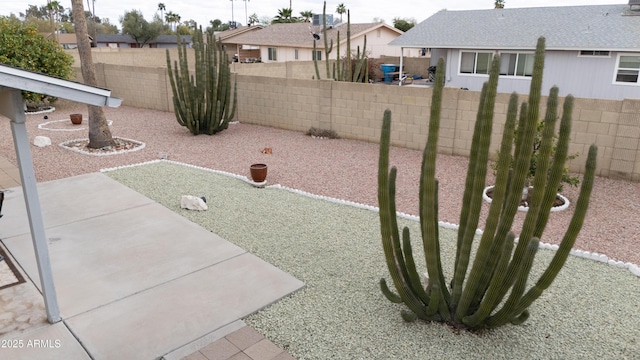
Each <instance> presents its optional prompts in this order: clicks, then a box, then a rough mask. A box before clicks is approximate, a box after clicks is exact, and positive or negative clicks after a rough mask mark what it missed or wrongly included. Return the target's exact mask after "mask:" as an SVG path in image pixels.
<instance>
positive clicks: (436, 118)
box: [419, 58, 449, 317]
mask: <svg viewBox="0 0 640 360" xmlns="http://www.w3.org/2000/svg"><path fill="white" fill-rule="evenodd" d="M437 66H438V70H437V71H436V81H435V85H434V88H433V100H432V101H431V117H430V119H429V135H428V136H427V145H426V146H425V149H424V153H423V157H422V171H421V175H420V189H419V196H420V200H419V203H420V204H419V206H420V228H421V231H422V243H423V247H424V254H425V258H426V262H427V272H428V273H429V279H430V281H433V282H438V284H437V286H432V290H431V294H430V296H431V297H434V296H435V297H436V301H438V300H439V301H440V302H442V301H445V299H447V298H448V296H449V294H448V291H447V288H446V285H445V283H444V276H443V273H442V267H441V266H440V264H441V259H440V244H439V240H438V238H437V229H436V228H437V219H434V212H433V209H434V208H435V207H436V206H437V204H436V203H435V196H434V194H435V191H436V190H435V188H436V181H435V164H436V152H437V150H438V132H439V127H440V112H441V106H442V93H443V90H444V67H445V63H444V59H442V58H441V59H440V60H439V61H438V65H437ZM440 308H441V309H442V306H440ZM440 314H441V315H442V316H443V317H445V316H448V314H447V313H446V312H443V311H440Z"/></svg>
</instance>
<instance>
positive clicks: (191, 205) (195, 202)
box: [180, 195, 209, 211]
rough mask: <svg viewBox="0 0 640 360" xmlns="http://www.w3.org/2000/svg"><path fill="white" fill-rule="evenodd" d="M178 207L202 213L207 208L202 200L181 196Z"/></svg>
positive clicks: (191, 196) (190, 196) (195, 197)
mask: <svg viewBox="0 0 640 360" xmlns="http://www.w3.org/2000/svg"><path fill="white" fill-rule="evenodd" d="M180 207H181V208H183V209H188V210H197V211H204V210H207V209H208V208H209V207H208V206H207V204H206V203H205V202H204V200H203V199H202V198H199V197H197V196H193V195H182V199H180Z"/></svg>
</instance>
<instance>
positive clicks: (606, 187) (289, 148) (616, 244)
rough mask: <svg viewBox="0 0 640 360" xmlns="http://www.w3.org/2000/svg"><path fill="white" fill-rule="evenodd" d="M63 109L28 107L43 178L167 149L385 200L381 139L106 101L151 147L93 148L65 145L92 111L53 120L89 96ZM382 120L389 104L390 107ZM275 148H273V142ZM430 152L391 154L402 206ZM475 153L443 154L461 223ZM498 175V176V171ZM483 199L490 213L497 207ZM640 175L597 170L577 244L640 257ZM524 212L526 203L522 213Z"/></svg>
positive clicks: (443, 200) (1, 138) (556, 226)
mask: <svg viewBox="0 0 640 360" xmlns="http://www.w3.org/2000/svg"><path fill="white" fill-rule="evenodd" d="M56 107H57V109H56V111H55V112H53V113H50V114H46V115H47V116H48V117H49V119H48V120H44V119H43V117H44V115H29V116H28V117H27V119H28V120H27V126H28V132H29V136H30V138H31V139H33V138H34V137H35V136H37V135H43V136H48V137H50V138H51V140H52V143H53V144H54V146H49V147H46V148H37V147H34V146H32V147H31V150H32V154H33V158H34V164H35V169H36V176H37V178H38V181H47V180H54V179H60V178H64V177H69V176H73V175H79V174H84V173H88V172H95V171H99V170H100V169H103V168H110V167H116V166H122V165H126V164H133V163H139V162H144V161H149V160H153V159H157V158H159V157H160V154H161V153H166V154H167V156H168V159H169V160H175V161H179V162H184V163H188V164H192V165H197V166H202V167H206V168H211V169H217V170H222V171H227V172H231V173H235V174H240V175H249V174H248V172H249V165H250V164H252V163H255V162H264V163H266V164H267V165H269V175H268V178H267V180H268V181H269V183H271V184H276V183H277V184H281V185H283V186H287V187H291V188H295V189H300V190H304V191H307V192H310V193H313V194H318V195H324V196H329V197H334V198H338V199H346V200H350V201H354V202H358V203H362V204H369V205H373V206H377V159H378V145H377V144H374V143H366V142H361V141H353V140H343V139H338V140H319V139H312V138H310V137H309V136H305V135H304V134H302V133H297V132H290V131H285V130H279V129H274V128H268V127H262V126H255V125H249V124H243V123H242V122H241V123H240V124H238V125H230V126H229V129H227V130H225V131H223V132H221V133H219V134H216V135H215V136H212V137H210V136H206V135H200V136H193V135H191V134H190V133H189V132H188V130H187V129H186V128H184V127H181V126H180V125H178V123H177V122H176V120H175V116H174V115H173V113H166V112H160V111H154V110H145V109H138V108H131V107H127V106H122V107H120V108H116V109H111V108H105V112H106V114H107V119H109V120H112V121H113V124H112V126H111V130H112V133H113V135H114V136H118V137H122V138H128V139H134V140H138V141H142V142H144V143H145V144H146V147H145V148H144V149H143V150H140V151H136V152H131V153H127V154H119V155H112V156H100V157H98V156H88V155H84V154H79V153H75V152H72V151H69V150H67V149H64V148H62V147H59V146H55V145H56V144H59V143H61V142H63V141H68V140H73V139H78V138H86V137H87V130H86V121H85V122H84V123H83V125H80V130H76V131H73V130H74V129H78V128H77V127H73V126H72V125H70V124H67V123H66V122H59V123H51V124H49V125H47V126H46V127H48V128H55V129H56V130H61V129H63V130H66V131H51V130H45V129H39V128H38V125H39V124H43V123H45V122H50V121H55V120H62V119H68V116H69V114H71V113H75V112H80V113H84V115H85V116H84V117H85V119H86V118H87V110H86V106H84V105H78V104H76V103H71V102H66V101H60V102H59V103H58V104H57V105H56ZM380 119H381V120H382V114H380ZM267 147H268V148H271V149H272V152H273V153H272V154H263V153H262V150H263V149H264V148H267ZM0 155H2V156H5V157H7V158H8V159H9V160H10V161H11V162H13V163H16V159H15V152H14V149H13V141H12V138H11V131H10V126H9V121H7V119H6V118H1V119H0ZM421 159H422V153H421V152H420V151H416V150H408V149H402V148H392V151H391V159H390V162H391V164H392V165H395V166H397V167H398V179H397V189H398V194H397V203H398V204H397V208H398V211H401V212H405V213H408V214H417V209H418V196H417V193H418V179H419V176H420V163H421ZM467 163H468V161H467V158H465V157H459V156H447V155H439V156H438V164H437V169H438V170H437V177H438V178H439V179H440V190H439V196H440V219H441V220H442V221H446V222H451V223H459V214H460V208H461V202H462V192H463V189H464V175H465V174H466V167H467ZM488 183H489V184H490V183H491V180H490V179H489V180H488ZM578 190H579V189H578V188H571V187H568V186H565V192H564V195H565V196H567V197H568V198H569V200H571V201H572V202H575V200H576V199H577V193H578ZM488 208H489V206H488V204H486V205H485V206H484V207H483V214H486V212H487V211H488ZM572 213H573V205H572V206H571V207H570V208H569V209H568V210H567V211H562V212H558V213H553V214H552V215H551V218H550V221H549V224H548V226H547V230H546V231H545V234H544V235H543V237H542V241H544V242H548V243H559V241H560V240H561V239H562V236H563V235H564V231H565V229H566V228H567V225H568V223H569V220H570V217H571V214H572ZM639 213H640V183H633V182H628V181H622V180H612V179H607V178H597V179H596V181H595V185H594V191H593V195H592V198H591V205H590V209H589V212H588V214H587V219H586V221H585V224H584V226H583V228H582V231H581V233H580V235H579V237H578V239H577V241H576V245H575V247H576V248H577V249H581V250H585V251H589V252H596V253H600V254H606V255H607V256H609V257H610V258H612V259H615V260H620V261H624V262H632V263H635V264H640V221H638V215H637V214H639ZM523 219H524V213H520V214H519V215H518V217H517V221H518V222H521V221H522V220H523Z"/></svg>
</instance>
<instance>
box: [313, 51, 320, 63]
mask: <svg viewBox="0 0 640 360" xmlns="http://www.w3.org/2000/svg"><path fill="white" fill-rule="evenodd" d="M316 57H317V61H322V50H316V51H315V53H314V52H313V50H311V60H316Z"/></svg>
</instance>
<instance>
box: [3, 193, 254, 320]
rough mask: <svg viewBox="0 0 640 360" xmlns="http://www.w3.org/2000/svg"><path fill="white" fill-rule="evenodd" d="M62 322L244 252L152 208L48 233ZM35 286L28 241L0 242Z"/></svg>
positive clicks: (163, 210) (21, 238)
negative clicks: (64, 319)
mask: <svg viewBox="0 0 640 360" xmlns="http://www.w3.org/2000/svg"><path fill="white" fill-rule="evenodd" d="M47 238H48V239H49V254H50V257H51V267H52V270H53V274H54V281H55V284H56V290H57V292H58V300H59V303H60V312H61V315H62V317H63V318H69V317H71V316H74V315H77V314H80V313H83V312H85V311H88V310H91V309H93V308H96V307H99V306H102V305H105V304H108V303H110V302H113V301H116V300H118V299H122V298H124V297H126V296H129V295H132V294H135V293H137V292H140V291H143V290H146V289H148V288H151V287H154V286H157V285H161V284H163V283H165V282H167V281H170V280H173V279H177V278H179V277H181V276H184V275H187V274H190V273H192V272H195V271H198V270H201V269H203V268H206V267H209V266H212V265H215V264H217V263H219V262H221V261H224V260H226V259H229V258H232V257H235V256H238V255H240V254H242V253H245V251H244V250H243V249H241V248H240V247H238V246H235V245H233V244H231V243H229V242H228V241H226V240H223V239H222V238H220V237H219V236H217V235H215V234H213V233H211V232H209V231H207V230H205V229H203V228H201V227H200V226H197V225H195V224H194V223H192V222H190V221H189V220H187V219H185V218H183V217H182V216H179V215H176V214H175V213H173V212H172V211H170V210H169V209H167V208H165V207H163V206H161V205H159V204H149V205H143V206H139V207H135V208H132V209H126V210H122V211H119V212H113V213H108V214H105V215H100V216H96V217H92V218H89V219H86V220H80V221H76V222H73V223H70V224H67V225H61V226H56V227H53V228H48V229H47ZM3 242H4V243H5V245H6V246H7V247H8V248H9V249H10V250H11V253H12V254H13V256H14V257H15V258H16V260H17V261H18V263H20V265H21V266H22V267H23V268H24V269H25V271H26V272H27V274H28V275H29V277H30V278H31V279H32V280H33V281H34V282H35V283H36V285H38V286H39V285H40V278H39V276H38V269H37V264H36V261H35V254H34V251H33V245H32V242H31V236H30V235H29V234H25V235H20V236H14V237H9V238H5V239H3Z"/></svg>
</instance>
